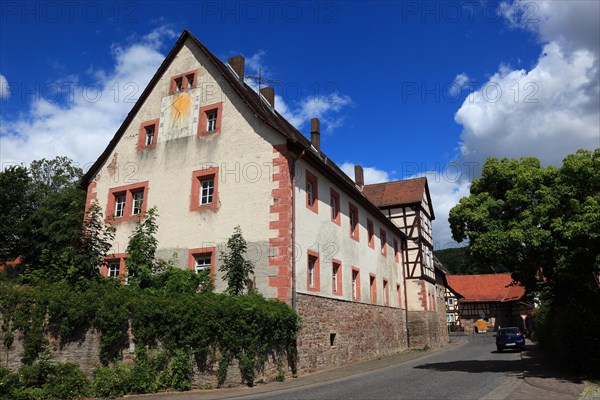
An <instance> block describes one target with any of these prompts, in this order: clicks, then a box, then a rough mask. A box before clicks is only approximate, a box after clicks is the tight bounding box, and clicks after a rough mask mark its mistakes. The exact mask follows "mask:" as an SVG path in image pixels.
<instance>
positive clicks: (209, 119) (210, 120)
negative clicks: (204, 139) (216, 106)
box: [206, 110, 217, 132]
mask: <svg viewBox="0 0 600 400" xmlns="http://www.w3.org/2000/svg"><path fill="white" fill-rule="evenodd" d="M216 130H217V110H212V111H210V112H208V113H206V132H213V131H216Z"/></svg>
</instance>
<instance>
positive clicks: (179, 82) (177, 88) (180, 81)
mask: <svg viewBox="0 0 600 400" xmlns="http://www.w3.org/2000/svg"><path fill="white" fill-rule="evenodd" d="M182 90H183V78H175V93H177V92H181V91H182Z"/></svg>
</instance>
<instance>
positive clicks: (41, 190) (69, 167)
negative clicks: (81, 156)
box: [29, 157, 83, 203]
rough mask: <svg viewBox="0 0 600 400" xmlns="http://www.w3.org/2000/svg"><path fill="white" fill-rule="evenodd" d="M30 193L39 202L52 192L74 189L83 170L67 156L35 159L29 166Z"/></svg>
mask: <svg viewBox="0 0 600 400" xmlns="http://www.w3.org/2000/svg"><path fill="white" fill-rule="evenodd" d="M29 175H30V176H31V181H32V185H31V188H30V190H31V193H32V195H33V197H34V201H36V203H37V202H41V201H43V200H44V199H45V198H46V197H48V196H50V195H51V194H53V193H59V192H61V191H63V190H66V189H75V188H76V187H77V185H78V184H79V181H80V180H81V177H82V176H83V170H82V169H81V168H79V167H77V166H75V165H74V164H73V160H71V159H70V158H68V157H56V158H54V159H52V160H46V159H45V158H43V159H41V160H35V161H32V162H31V165H30V166H29Z"/></svg>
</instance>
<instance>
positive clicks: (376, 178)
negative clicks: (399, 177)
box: [340, 162, 392, 185]
mask: <svg viewBox="0 0 600 400" xmlns="http://www.w3.org/2000/svg"><path fill="white" fill-rule="evenodd" d="M355 165H356V164H353V163H350V162H345V163H343V164H342V165H340V168H341V169H342V171H344V173H345V174H346V175H348V176H349V177H350V178H351V179H352V180H354V166H355ZM363 174H364V178H365V185H371V184H373V183H381V182H387V181H389V180H390V175H392V173H389V172H387V171H384V170H382V169H377V168H375V167H363Z"/></svg>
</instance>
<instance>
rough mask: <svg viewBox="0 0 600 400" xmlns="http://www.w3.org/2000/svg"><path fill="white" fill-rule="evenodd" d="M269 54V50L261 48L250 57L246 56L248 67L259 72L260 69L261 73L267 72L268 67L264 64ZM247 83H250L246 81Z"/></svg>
mask: <svg viewBox="0 0 600 400" xmlns="http://www.w3.org/2000/svg"><path fill="white" fill-rule="evenodd" d="M266 55H267V52H266V51H264V50H259V51H257V52H256V53H254V54H252V55H251V56H250V57H246V58H245V66H246V68H247V69H248V70H249V71H251V72H253V73H258V70H259V69H260V70H261V73H263V74H265V73H266V71H267V70H266V69H265V66H264V65H263V64H264V58H265V56H266ZM246 83H248V82H247V81H246Z"/></svg>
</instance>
